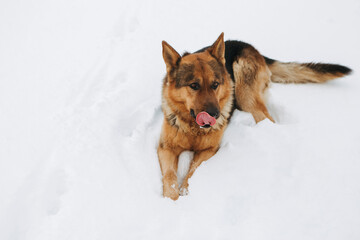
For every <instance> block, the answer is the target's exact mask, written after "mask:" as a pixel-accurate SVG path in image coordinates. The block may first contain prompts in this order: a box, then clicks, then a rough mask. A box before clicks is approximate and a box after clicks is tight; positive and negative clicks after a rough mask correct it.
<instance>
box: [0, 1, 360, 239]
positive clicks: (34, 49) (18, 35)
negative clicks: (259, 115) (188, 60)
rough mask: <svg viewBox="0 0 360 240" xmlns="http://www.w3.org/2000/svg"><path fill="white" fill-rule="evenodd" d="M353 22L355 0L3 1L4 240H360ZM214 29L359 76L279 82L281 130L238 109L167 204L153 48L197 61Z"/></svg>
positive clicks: (159, 72)
mask: <svg viewBox="0 0 360 240" xmlns="http://www.w3.org/2000/svg"><path fill="white" fill-rule="evenodd" d="M359 26H360V2H359V1H358V0H346V1H345V0H344V1H333V0H331V1H330V0H319V1H312V0H306V1H304V0H303V1H296V2H295V1H294V2H293V1H285V0H284V1H280V0H274V1H265V0H263V1H232V2H230V1H226V2H223V1H205V0H203V1H196V2H195V1H145V0H144V1H124V0H122V1H117V0H103V1H100V0H91V1H85V0H66V1H47V0H34V1H20V0H14V1H2V2H1V3H0V239H2V240H3V239H4V240H15V239H21V240H25V239H29V240H49V239H51V240H53V239H59V240H63V239H71V240H73V239H74V240H75V239H81V240H82V239H86V240H91V239H106V240H111V239H246V240H248V239H249V240H250V239H251V240H252V239H259V240H260V239H261V240H265V239H266V240H269V239H271V240H288V239H299V240H305V239H306V240H307V239H314V240H315V239H316V240H319V239H321V240H323V239H324V240H325V239H326V240H328V239H333V240H339V239H346V240H358V239H360V228H359V226H360V126H359V119H360V79H359V74H358V73H359V71H360V67H359V63H360V47H359V43H360V32H359ZM222 31H224V32H225V38H226V39H240V40H243V41H247V42H250V43H252V44H253V45H254V46H255V47H257V48H258V49H259V50H260V51H261V53H263V54H264V55H266V56H269V57H272V58H275V59H279V60H282V61H292V60H296V61H301V62H306V61H323V62H333V63H341V64H344V65H347V66H349V67H351V68H352V69H353V70H354V74H353V75H351V76H349V77H346V78H343V79H338V80H335V81H332V82H329V83H327V84H323V85H314V84H308V85H278V84H273V86H272V88H271V90H270V96H269V109H270V112H271V114H272V115H273V116H274V118H275V120H276V121H277V123H276V124H272V123H271V122H270V121H268V120H265V121H263V122H261V123H259V124H257V125H255V124H254V121H253V119H252V117H251V115H250V114H248V113H245V112H239V111H236V112H235V114H234V116H233V119H232V122H231V124H230V126H229V127H228V129H227V131H226V133H225V135H224V139H223V142H222V148H221V149H220V150H219V152H218V153H217V154H216V155H215V156H214V157H213V158H211V159H210V160H209V161H207V162H205V163H204V164H202V166H201V167H200V168H199V169H198V170H197V171H196V173H195V175H194V176H193V177H192V178H191V180H190V188H189V190H190V194H189V195H188V196H186V197H180V199H179V200H178V201H176V202H173V201H171V200H169V199H164V198H163V197H162V195H161V194H162V186H161V173H160V168H159V164H158V160H157V155H156V145H157V141H158V139H159V133H160V127H161V123H162V113H161V109H160V90H161V82H162V78H163V76H164V74H165V64H164V63H163V60H162V56H161V40H166V41H168V42H169V43H170V44H171V45H172V46H174V47H175V49H177V50H178V51H179V52H183V51H185V50H188V51H195V50H197V49H199V48H201V47H204V46H206V45H209V44H211V43H212V42H213V41H214V40H215V39H216V38H217V36H218V35H219V34H220V33H221V32H222ZM190 156H191V153H188V152H187V153H184V154H183V155H182V156H181V164H180V165H181V169H180V171H182V172H184V169H185V168H186V165H187V164H186V163H188V162H189V158H190Z"/></svg>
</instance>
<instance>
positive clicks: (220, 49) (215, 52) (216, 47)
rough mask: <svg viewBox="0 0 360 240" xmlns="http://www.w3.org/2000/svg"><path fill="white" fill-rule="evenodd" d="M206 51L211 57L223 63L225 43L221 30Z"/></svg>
mask: <svg viewBox="0 0 360 240" xmlns="http://www.w3.org/2000/svg"><path fill="white" fill-rule="evenodd" d="M208 51H209V53H210V54H211V55H212V56H213V57H215V58H216V59H218V60H219V61H220V62H222V63H223V64H225V43H224V33H223V32H222V33H221V34H220V36H219V37H218V39H217V40H216V41H215V42H214V44H213V45H212V46H211V47H210V48H208Z"/></svg>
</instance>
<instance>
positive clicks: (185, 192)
mask: <svg viewBox="0 0 360 240" xmlns="http://www.w3.org/2000/svg"><path fill="white" fill-rule="evenodd" d="M188 194H189V190H188V188H187V187H181V188H180V196H186V195H188Z"/></svg>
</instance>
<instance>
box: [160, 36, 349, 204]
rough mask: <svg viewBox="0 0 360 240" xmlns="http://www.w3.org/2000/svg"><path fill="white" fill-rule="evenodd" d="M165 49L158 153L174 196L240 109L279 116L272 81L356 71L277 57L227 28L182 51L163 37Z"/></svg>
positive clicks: (166, 192)
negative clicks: (182, 158)
mask: <svg viewBox="0 0 360 240" xmlns="http://www.w3.org/2000/svg"><path fill="white" fill-rule="evenodd" d="M162 55H163V58H164V61H165V65H166V76H165V78H164V80H163V88H162V111H163V113H164V121H163V125H162V130H161V135H160V141H159V145H158V149H157V153H158V157H159V163H160V168H161V172H162V176H163V178H162V181H163V196H164V197H168V198H171V199H172V200H177V199H178V198H179V196H180V195H186V194H188V187H189V183H188V181H189V178H190V177H191V176H192V175H193V174H194V172H195V170H196V168H197V167H198V166H199V165H200V164H201V163H202V162H203V161H206V160H208V159H209V158H211V157H212V156H213V155H214V154H215V153H216V152H217V151H218V149H219V146H220V142H221V139H222V136H223V133H224V131H225V129H226V127H227V125H228V123H229V120H230V118H231V115H232V113H233V111H234V110H235V109H239V110H242V111H246V112H249V113H251V114H252V116H253V117H254V119H255V121H256V123H258V122H260V121H262V120H264V119H265V118H268V119H270V120H271V121H272V122H275V121H274V119H273V118H272V117H271V115H270V114H269V112H268V110H267V108H266V104H265V100H264V93H265V91H266V89H267V88H268V86H269V83H270V82H276V83H308V82H312V83H323V82H326V81H328V80H331V79H334V78H338V77H342V76H345V75H347V74H350V72H351V69H349V68H347V67H345V66H342V65H337V64H323V63H296V62H289V63H284V62H280V61H276V60H273V59H270V58H267V57H264V56H262V55H261V54H260V53H259V52H258V51H257V50H256V49H255V48H254V47H253V46H251V45H250V44H247V43H244V42H241V41H226V42H224V33H221V35H220V36H219V37H218V39H217V40H216V41H215V42H214V44H212V45H211V46H208V47H205V48H203V49H201V50H199V51H197V52H195V53H192V54H190V53H187V52H186V53H184V54H183V55H182V56H181V55H180V54H179V53H178V52H177V51H175V49H174V48H172V47H171V46H170V45H169V44H168V43H167V42H165V41H163V42H162ZM186 150H189V151H193V152H194V157H193V160H192V162H191V164H190V167H189V171H188V173H187V175H186V176H185V178H184V180H183V183H182V185H181V186H180V187H179V185H178V181H177V166H178V157H179V155H180V153H181V152H183V151H186Z"/></svg>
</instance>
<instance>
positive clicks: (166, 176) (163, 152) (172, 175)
mask: <svg viewBox="0 0 360 240" xmlns="http://www.w3.org/2000/svg"><path fill="white" fill-rule="evenodd" d="M158 156H159V163H160V168H161V172H162V175H163V195H164V197H168V198H171V199H172V200H177V199H178V198H179V185H178V182H177V175H176V173H177V167H178V159H179V153H177V152H175V151H173V150H171V149H167V148H164V147H161V146H159V148H158Z"/></svg>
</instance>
